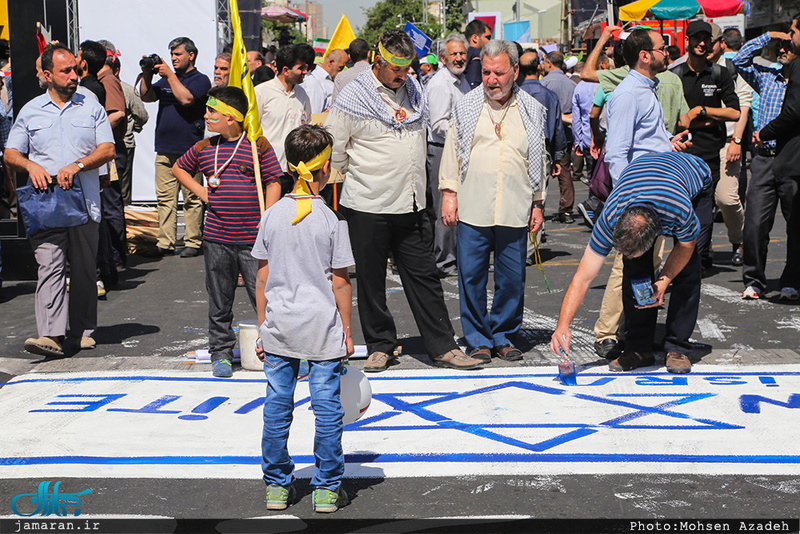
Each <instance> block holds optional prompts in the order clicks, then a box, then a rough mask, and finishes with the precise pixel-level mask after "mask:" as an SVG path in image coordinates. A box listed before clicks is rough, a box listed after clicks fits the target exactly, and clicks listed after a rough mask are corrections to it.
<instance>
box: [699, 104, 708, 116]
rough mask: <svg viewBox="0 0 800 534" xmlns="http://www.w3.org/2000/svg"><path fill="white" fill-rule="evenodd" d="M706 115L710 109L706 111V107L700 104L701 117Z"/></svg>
mask: <svg viewBox="0 0 800 534" xmlns="http://www.w3.org/2000/svg"><path fill="white" fill-rule="evenodd" d="M706 115H708V111H706V107H705V106H700V116H701V117H705V116H706Z"/></svg>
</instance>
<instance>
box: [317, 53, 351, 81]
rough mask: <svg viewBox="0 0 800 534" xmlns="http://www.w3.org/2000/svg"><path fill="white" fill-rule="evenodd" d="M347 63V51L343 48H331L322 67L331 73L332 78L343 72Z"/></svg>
mask: <svg viewBox="0 0 800 534" xmlns="http://www.w3.org/2000/svg"><path fill="white" fill-rule="evenodd" d="M346 63H347V52H345V51H344V50H342V49H341V48H337V49H335V50H331V51H330V52H329V53H328V55H327V56H325V60H324V61H323V62H322V68H323V69H325V71H327V73H328V74H330V75H331V78H336V75H337V74H339V73H340V72H342V70H343V69H344V66H345V64H346Z"/></svg>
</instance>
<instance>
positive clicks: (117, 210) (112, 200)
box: [97, 141, 128, 284]
mask: <svg viewBox="0 0 800 534" xmlns="http://www.w3.org/2000/svg"><path fill="white" fill-rule="evenodd" d="M116 150H117V157H116V161H115V164H116V166H117V174H118V175H120V176H121V175H122V173H123V172H124V171H125V163H126V161H127V158H128V153H127V149H126V148H125V144H124V143H123V142H122V141H118V142H117V144H116ZM100 205H101V209H102V212H103V215H102V220H101V221H100V239H99V242H98V245H97V269H98V274H99V276H100V278H101V279H102V280H103V282H106V283H111V284H115V283H116V282H117V263H125V261H126V259H127V249H128V245H127V236H126V229H125V205H124V203H123V200H122V188H121V183H120V181H119V180H117V181H114V182H111V185H110V186H108V187H105V188H103V190H102V191H101V192H100Z"/></svg>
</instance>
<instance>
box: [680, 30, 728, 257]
mask: <svg viewBox="0 0 800 534" xmlns="http://www.w3.org/2000/svg"><path fill="white" fill-rule="evenodd" d="M721 37H722V31H721V30H720V28H719V26H716V25H714V26H712V25H711V24H709V23H708V22H706V21H703V20H693V21H692V22H690V23H689V25H688V26H687V27H686V51H687V53H688V56H687V58H686V61H685V62H684V63H681V64H680V65H678V66H676V67H675V68H673V69H672V72H674V73H675V74H677V75H678V77H679V78H680V79H681V82H682V83H683V94H684V96H685V97H686V102H687V103H688V104H689V108H690V109H689V119H690V120H691V124H690V125H689V132H690V133H691V134H692V146H691V148H689V149H688V150H687V152H689V153H690V154H694V155H695V156H699V157H700V158H701V159H702V160H703V161H705V162H706V164H707V165H708V166H709V168H710V169H711V177H712V181H713V186H712V187H713V189H714V190H716V188H717V183H718V182H719V179H720V157H719V155H720V151H721V150H722V149H723V148H724V146H725V140H726V139H727V133H726V130H725V123H726V122H728V121H737V120H739V115H740V113H739V97H738V96H736V88H735V86H734V83H733V77H732V76H731V73H730V71H728V69H727V68H725V67H723V66H721V65H717V64H715V63H712V62H711V61H709V60H708V55H709V54H710V53H711V52H712V50H713V47H714V43H715V42H716V41H717V40H718V39H720V38H721ZM711 231H712V227H711V225H710V224H709V225H708V226H704V227H702V228H701V229H700V236H699V237H698V238H697V251H698V253H699V254H700V263H701V266H702V269H703V271H704V272H705V270H706V269H708V268H709V267H711V265H712V263H713V260H712V256H713V254H712V252H711Z"/></svg>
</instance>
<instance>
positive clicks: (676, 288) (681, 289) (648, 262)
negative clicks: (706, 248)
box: [622, 189, 713, 354]
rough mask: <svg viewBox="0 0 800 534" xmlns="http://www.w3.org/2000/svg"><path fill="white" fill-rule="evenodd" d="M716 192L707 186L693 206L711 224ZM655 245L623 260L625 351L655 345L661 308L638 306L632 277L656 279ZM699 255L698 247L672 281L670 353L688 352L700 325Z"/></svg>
mask: <svg viewBox="0 0 800 534" xmlns="http://www.w3.org/2000/svg"><path fill="white" fill-rule="evenodd" d="M712 200H713V193H712V191H711V189H706V190H704V191H703V192H702V193H700V194H699V195H698V196H697V197H695V199H694V202H693V205H694V209H695V213H696V214H697V217H698V219H699V220H700V226H701V227H702V226H703V223H704V221H705V222H707V223H709V224H710V222H709V221H710V220H711V203H712ZM653 253H654V247H650V250H648V251H647V252H645V253H644V254H642V255H641V256H639V257H638V258H624V257H623V259H622V308H623V310H624V311H625V328H626V332H627V334H626V337H625V350H633V351H638V352H650V351H651V350H652V347H653V338H654V337H655V333H656V320H657V318H658V308H647V309H644V310H642V309H638V308H636V298H635V297H634V295H633V286H632V285H631V280H632V279H634V278H639V277H643V276H645V277H649V278H650V280H651V281H655V273H654V272H653ZM701 278H702V277H701V274H700V255H699V252H698V250H697V248H696V247H695V249H694V251H693V252H692V256H691V258H690V259H689V263H687V264H686V266H685V267H684V268H683V270H682V271H681V272H680V273H679V274H678V276H676V277H675V279H674V280H673V281H672V284H671V285H670V287H671V294H670V297H669V308H668V311H667V336H666V339H665V341H664V349H665V350H666V351H667V352H672V351H674V352H679V353H681V354H689V353H690V352H691V348H692V347H691V344H690V343H689V338H690V337H691V335H692V332H693V331H694V327H695V325H696V324H697V313H698V310H699V308H700V281H701Z"/></svg>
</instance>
